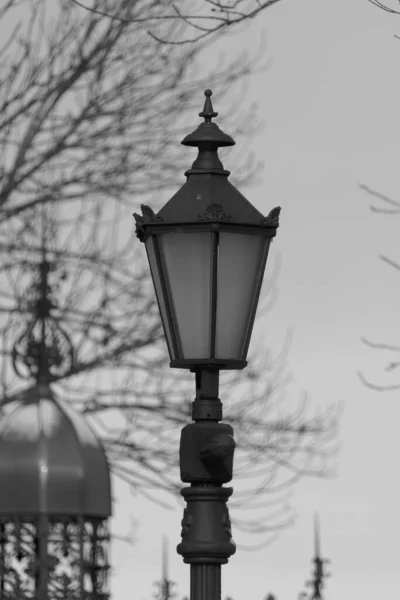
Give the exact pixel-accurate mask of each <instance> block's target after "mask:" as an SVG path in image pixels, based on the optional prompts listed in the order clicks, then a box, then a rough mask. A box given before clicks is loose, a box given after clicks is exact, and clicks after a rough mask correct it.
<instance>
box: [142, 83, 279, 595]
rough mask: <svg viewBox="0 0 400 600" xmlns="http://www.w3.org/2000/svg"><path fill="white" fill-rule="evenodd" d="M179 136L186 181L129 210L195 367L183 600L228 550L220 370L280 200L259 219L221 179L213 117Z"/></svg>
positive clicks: (244, 342) (207, 583)
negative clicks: (165, 196)
mask: <svg viewBox="0 0 400 600" xmlns="http://www.w3.org/2000/svg"><path fill="white" fill-rule="evenodd" d="M204 94H205V96H206V100H205V103H204V108H203V111H202V112H201V113H199V116H200V117H204V123H201V124H200V125H199V127H198V128H197V129H196V130H195V131H194V132H193V133H191V134H189V135H187V136H186V137H185V138H184V140H183V141H182V144H183V145H185V146H195V147H197V148H198V150H199V154H198V156H197V159H196V160H195V162H194V163H193V165H192V168H191V169H189V170H188V171H186V172H185V175H186V177H187V181H186V183H185V184H184V185H183V186H182V187H181V188H180V189H179V190H178V191H177V193H176V194H175V195H174V196H173V197H172V198H171V199H170V200H169V201H168V202H167V203H166V204H165V206H163V208H161V210H160V211H159V212H158V213H157V214H155V213H154V211H153V210H152V209H151V208H150V207H149V206H145V205H141V209H142V215H138V214H137V213H134V217H135V219H136V235H137V237H138V238H139V240H140V241H142V242H144V244H145V247H146V252H147V257H148V260H149V264H150V270H151V275H152V279H153V283H154V288H155V293H156V297H157V301H158V306H159V309H160V314H161V320H162V324H163V328H164V332H165V337H166V341H167V346H168V351H169V356H170V366H171V367H175V368H183V369H190V371H191V372H192V373H195V374H196V399H195V401H194V402H193V411H192V419H193V420H194V421H195V423H192V424H190V425H186V427H184V428H183V430H182V434H181V443H180V471H181V480H182V481H183V482H185V483H190V484H191V486H190V487H185V488H183V489H182V490H181V494H182V496H183V497H184V498H185V500H186V502H187V508H185V510H184V518H183V520H182V533H181V536H182V542H181V543H180V544H179V545H178V547H177V551H178V553H179V554H181V555H182V556H183V557H184V562H185V563H189V564H190V565H191V600H219V599H220V598H221V564H226V563H227V562H228V558H229V557H230V556H231V555H232V554H234V552H235V551H236V546H235V544H234V542H233V541H232V537H231V528H230V520H229V513H228V508H227V506H226V502H227V500H228V498H229V497H230V496H231V494H232V492H233V489H232V488H224V487H222V484H223V483H227V482H229V481H231V479H232V470H233V453H234V448H235V441H234V439H233V429H232V427H231V426H230V425H227V424H224V423H219V421H221V420H222V403H221V401H220V400H219V398H218V388H219V371H220V370H225V369H243V368H244V367H246V365H247V360H246V358H247V352H248V348H249V344H250V338H251V332H252V329H253V324H254V319H255V315H256V310H257V304H258V300H259V295H260V291H261V285H262V281H263V276H264V271H265V265H266V262H267V256H268V250H269V246H270V243H271V240H272V238H273V237H274V236H275V235H276V229H277V227H278V225H279V213H280V207H277V208H274V209H272V210H271V212H270V213H269V215H268V216H267V217H264V216H263V215H262V214H261V213H260V212H259V211H258V210H257V209H256V208H255V207H254V206H253V205H252V204H251V203H250V202H249V201H248V200H246V198H245V197H244V196H243V195H242V194H241V193H240V192H239V190H237V189H236V188H235V187H234V186H233V185H232V184H231V183H230V182H229V181H228V176H229V175H230V172H229V171H226V170H225V169H224V167H223V165H222V163H221V161H220V159H219V157H218V148H219V147H225V146H233V145H234V144H235V142H234V140H233V139H232V138H231V137H230V136H229V135H226V134H225V133H223V132H222V131H221V130H220V129H219V127H218V126H217V125H216V124H215V123H213V122H212V121H211V119H212V118H213V117H216V116H217V114H218V113H216V112H214V110H213V106H212V103H211V95H212V92H211V90H206V91H205V92H204Z"/></svg>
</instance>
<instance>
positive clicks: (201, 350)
mask: <svg viewBox="0 0 400 600" xmlns="http://www.w3.org/2000/svg"><path fill="white" fill-rule="evenodd" d="M160 248H161V251H162V253H163V256H164V259H165V267H166V271H167V277H168V280H169V289H170V293H171V294H172V301H173V305H174V309H175V314H176V318H177V322H178V330H179V334H180V339H181V344H182V352H183V357H184V358H207V357H209V356H210V311H211V249H212V233H210V232H191V233H187V232H179V231H174V232H172V233H164V234H162V235H160Z"/></svg>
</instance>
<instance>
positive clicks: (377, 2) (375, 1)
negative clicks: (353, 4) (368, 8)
mask: <svg viewBox="0 0 400 600" xmlns="http://www.w3.org/2000/svg"><path fill="white" fill-rule="evenodd" d="M397 1H398V0H397ZM368 2H370V3H371V4H374V5H375V6H377V7H378V8H381V9H382V10H385V11H386V12H389V13H393V14H397V15H400V10H394V9H393V8H390V7H389V6H386V4H383V3H382V2H379V0H368Z"/></svg>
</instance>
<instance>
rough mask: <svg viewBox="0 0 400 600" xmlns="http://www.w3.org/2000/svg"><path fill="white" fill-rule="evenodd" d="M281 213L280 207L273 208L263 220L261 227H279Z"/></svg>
mask: <svg viewBox="0 0 400 600" xmlns="http://www.w3.org/2000/svg"><path fill="white" fill-rule="evenodd" d="M280 212H281V207H280V206H276V207H275V208H273V209H272V210H271V211H270V212H269V214H268V215H267V216H266V217H264V218H263V219H261V225H265V226H267V227H279V214H280Z"/></svg>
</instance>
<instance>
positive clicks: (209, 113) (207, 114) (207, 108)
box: [199, 90, 218, 123]
mask: <svg viewBox="0 0 400 600" xmlns="http://www.w3.org/2000/svg"><path fill="white" fill-rule="evenodd" d="M204 95H205V97H206V100H205V102H204V108H203V111H202V112H201V113H199V117H204V122H205V123H211V119H212V118H213V117H217V116H218V113H217V112H214V109H213V105H212V102H211V96H212V91H211V90H205V92H204Z"/></svg>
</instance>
